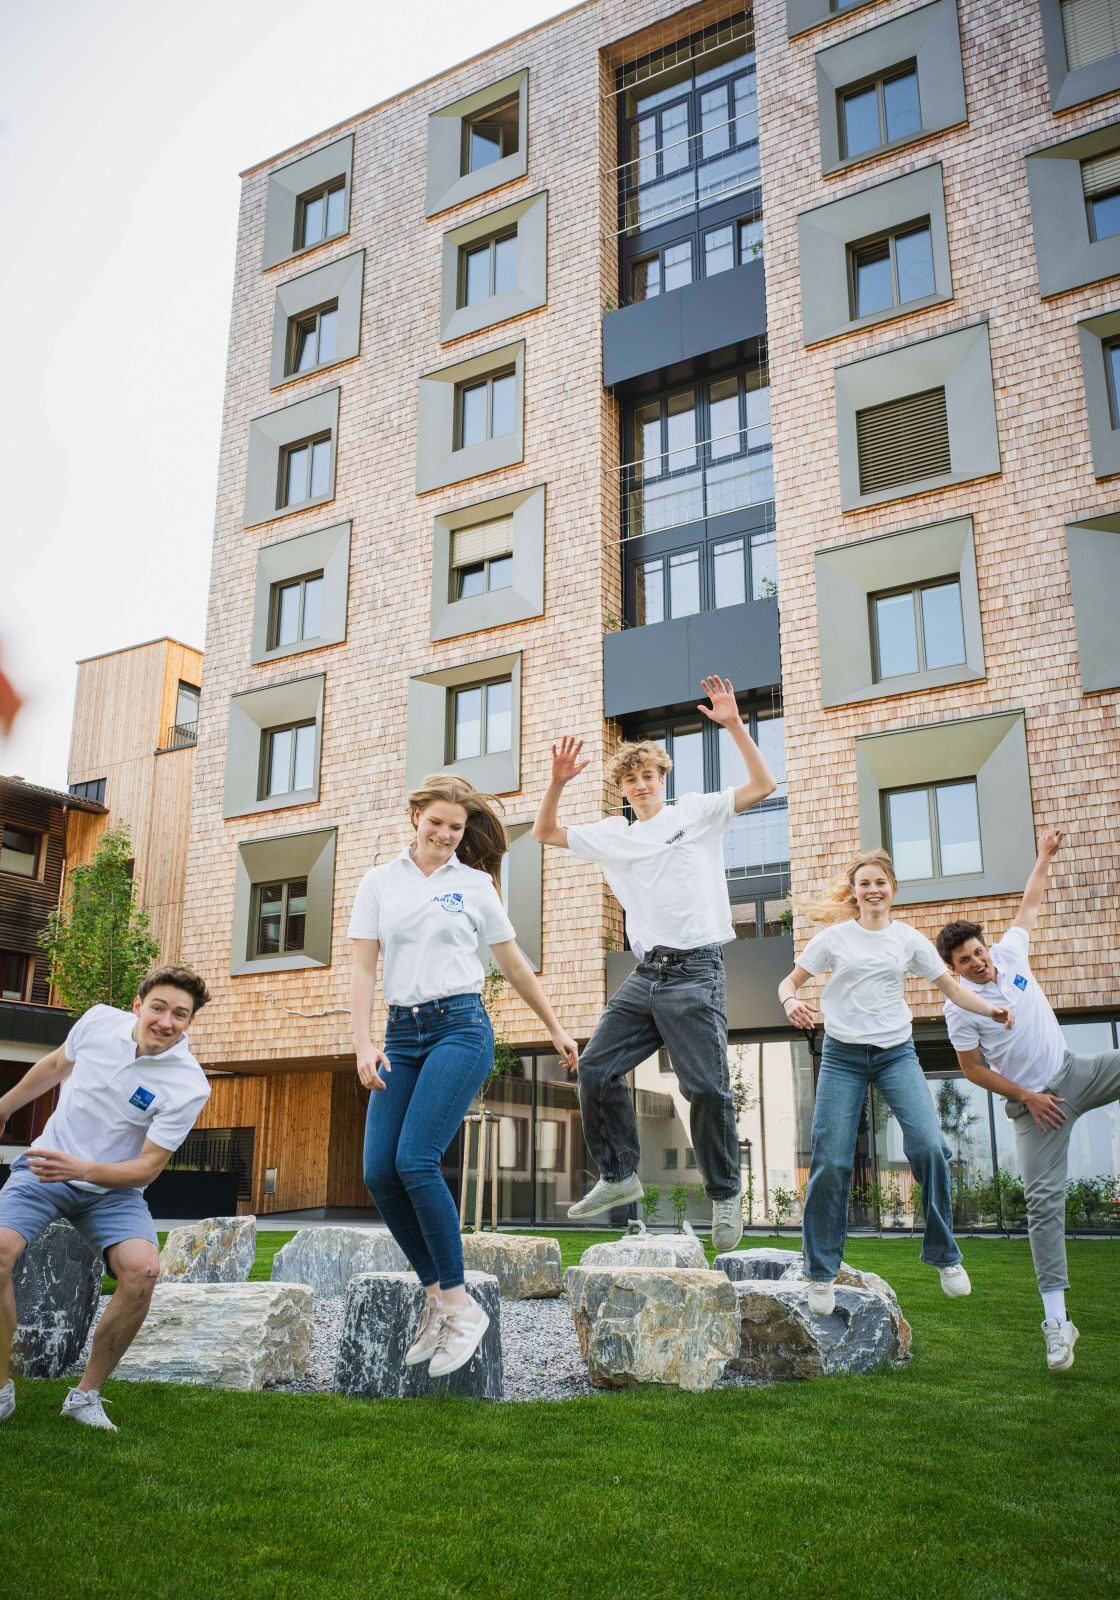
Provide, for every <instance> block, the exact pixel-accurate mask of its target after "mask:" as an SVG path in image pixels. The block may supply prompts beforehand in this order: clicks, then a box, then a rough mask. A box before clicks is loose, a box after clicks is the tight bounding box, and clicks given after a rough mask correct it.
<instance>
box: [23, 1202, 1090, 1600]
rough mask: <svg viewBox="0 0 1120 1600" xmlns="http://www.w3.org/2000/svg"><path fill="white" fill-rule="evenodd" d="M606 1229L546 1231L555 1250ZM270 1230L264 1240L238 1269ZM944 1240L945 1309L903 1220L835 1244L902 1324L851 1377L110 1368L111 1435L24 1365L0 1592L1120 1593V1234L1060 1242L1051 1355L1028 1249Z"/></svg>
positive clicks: (271, 1238) (688, 1599)
mask: <svg viewBox="0 0 1120 1600" xmlns="http://www.w3.org/2000/svg"><path fill="white" fill-rule="evenodd" d="M601 1237H603V1235H601V1234H591V1233H586V1234H580V1235H563V1236H562V1239H561V1242H562V1247H563V1250H564V1256H565V1261H568V1260H569V1259H573V1258H576V1257H578V1254H579V1251H580V1249H582V1248H583V1247H584V1246H585V1245H586V1244H587V1243H588V1242H590V1241H591V1240H593V1239H595V1238H601ZM282 1242H283V1236H282V1235H279V1234H262V1235H261V1236H260V1254H259V1256H258V1268H261V1267H263V1270H262V1271H260V1273H259V1275H260V1276H264V1277H267V1276H268V1267H267V1265H265V1264H264V1260H263V1258H264V1257H265V1256H267V1257H268V1258H269V1259H270V1256H271V1252H272V1250H273V1249H274V1248H276V1247H278V1246H279V1244H280V1243H282ZM751 1242H752V1243H763V1242H764V1241H762V1240H757V1239H756V1240H752V1241H751ZM768 1242H771V1243H774V1242H777V1241H774V1240H770V1241H768ZM781 1242H782V1243H788V1244H790V1245H791V1246H793V1245H794V1244H795V1241H794V1240H792V1239H790V1240H783V1241H781ZM964 1250H965V1260H966V1264H967V1265H968V1267H969V1270H970V1272H971V1273H972V1277H973V1283H974V1286H975V1287H974V1293H973V1296H972V1298H971V1299H969V1300H965V1301H954V1302H950V1301H948V1300H946V1299H945V1298H944V1296H942V1294H941V1292H940V1290H939V1288H938V1283H937V1277H936V1274H935V1273H934V1272H932V1271H931V1270H930V1269H929V1268H925V1267H923V1266H921V1264H920V1263H919V1261H918V1245H917V1243H916V1242H915V1243H911V1242H909V1241H907V1242H901V1243H894V1242H891V1243H883V1242H880V1241H875V1240H865V1241H860V1240H857V1241H855V1242H853V1243H852V1244H850V1246H849V1249H848V1252H847V1259H849V1260H850V1261H851V1262H852V1264H853V1265H855V1266H863V1267H871V1268H874V1269H875V1270H876V1271H879V1272H882V1273H883V1274H884V1275H885V1276H887V1277H888V1278H889V1279H890V1281H891V1282H892V1283H893V1284H894V1286H895V1288H896V1289H897V1290H898V1293H899V1296H900V1299H901V1301H902V1305H903V1309H904V1310H905V1311H906V1313H907V1315H908V1316H909V1318H910V1320H911V1322H912V1323H913V1324H914V1351H915V1356H914V1360H913V1361H912V1363H911V1364H910V1366H909V1367H908V1368H906V1369H904V1370H903V1371H900V1372H893V1373H888V1374H885V1375H881V1376H876V1377H869V1378H857V1379H837V1380H832V1381H828V1382H819V1383H814V1384H801V1385H783V1386H778V1387H775V1388H771V1389H765V1390H726V1391H722V1392H717V1393H713V1394H709V1395H701V1396H692V1395H682V1394H678V1393H675V1392H661V1391H657V1392H654V1391H649V1390H646V1391H642V1392H631V1393H628V1394H617V1395H615V1394H611V1395H594V1396H591V1397H589V1398H587V1399H584V1400H574V1401H569V1402H565V1403H563V1404H555V1403H553V1404H547V1403H540V1404H534V1405H508V1406H493V1405H483V1404H478V1403H475V1404H471V1403H469V1402H462V1401H440V1400H431V1401H411V1402H409V1401H405V1402H385V1401H383V1402H372V1403H364V1402H355V1401H347V1400H341V1399H337V1398H335V1397H333V1396H308V1397H300V1396H293V1395H267V1394H262V1395H231V1394H222V1393H217V1392H214V1391H202V1390H190V1389H185V1388H174V1387H164V1386H158V1385H154V1384H153V1385H126V1384H118V1385H114V1386H113V1387H112V1388H111V1390H110V1395H111V1397H112V1398H113V1399H114V1400H115V1402H116V1405H115V1408H114V1412H113V1415H114V1418H115V1420H116V1421H117V1423H118V1424H119V1426H120V1428H121V1430H122V1431H121V1433H120V1435H119V1436H118V1437H106V1436H103V1435H98V1434H92V1433H87V1432H85V1431H84V1430H81V1429H79V1428H76V1427H71V1426H69V1425H64V1424H62V1423H61V1422H60V1421H59V1419H58V1418H57V1416H56V1412H57V1408H58V1405H59V1404H60V1402H61V1399H62V1395H63V1392H64V1389H65V1384H64V1383H62V1382H58V1383H54V1382H51V1383H21V1384H20V1385H19V1409H18V1410H17V1411H16V1414H15V1416H14V1417H13V1418H12V1419H11V1420H10V1421H9V1422H7V1423H5V1424H4V1425H3V1433H2V1440H3V1444H2V1452H0V1462H2V1482H3V1495H2V1500H0V1504H2V1507H3V1515H2V1517H0V1574H2V1577H0V1593H2V1594H3V1595H4V1597H5V1600H17V1597H18V1600H24V1597H35V1600H40V1597H42V1600H46V1597H51V1600H53V1597H55V1596H59V1595H67V1596H74V1597H83V1596H106V1597H109V1596H112V1597H113V1600H132V1597H136V1600H155V1597H163V1596H168V1597H176V1600H178V1597H183V1600H187V1597H188V1596H189V1597H191V1600H196V1597H206V1600H208V1597H210V1596H218V1595H221V1596H223V1597H225V1596H229V1597H233V1600H240V1597H242V1596H244V1597H257V1596H260V1597H261V1600H265V1597H267V1600H288V1597H294V1596H298V1597H302V1596H307V1597H309V1600H310V1597H312V1596H314V1597H316V1600H335V1597H347V1600H349V1597H351V1596H352V1597H354V1600H358V1597H361V1600H381V1597H385V1600H388V1597H393V1600H411V1597H413V1596H416V1597H423V1600H428V1597H444V1596H447V1597H450V1596H466V1595H470V1596H478V1597H486V1600H505V1597H512V1596H518V1597H521V1596H525V1597H531V1600H551V1597H552V1596H561V1595H563V1596H565V1597H568V1596H571V1597H572V1600H678V1597H679V1600H707V1597H709V1596H710V1597H713V1600H714V1597H722V1596H728V1597H731V1596H734V1597H736V1600H737V1597H738V1596H740V1595H750V1596H752V1597H753V1596H756V1595H757V1596H760V1597H761V1596H766V1597H771V1596H780V1597H785V1596H789V1597H791V1600H794V1597H797V1600H800V1597H804V1596H829V1595H843V1596H853V1597H855V1596H859V1597H861V1600H862V1597H864V1596H874V1597H876V1600H878V1597H880V1596H882V1597H889V1600H895V1597H900V1600H911V1597H913V1600H932V1597H936V1596H946V1597H954V1600H955V1597H957V1596H973V1595H975V1596H992V1597H1003V1596H1008V1597H1010V1596H1022V1597H1024V1600H1026V1597H1030V1600H1036V1597H1038V1596H1051V1595H1053V1596H1063V1597H1065V1596H1092V1597H1094V1600H1096V1597H1097V1596H1104V1595H1107V1594H1115V1593H1120V1576H1118V1570H1117V1554H1116V1553H1117V1550H1118V1549H1120V1537H1118V1536H1120V1519H1118V1510H1117V1503H1118V1493H1117V1491H1118V1488H1120V1482H1118V1473H1117V1466H1116V1457H1117V1446H1116V1439H1117V1428H1118V1424H1120V1406H1118V1404H1117V1394H1118V1389H1120V1379H1118V1374H1120V1361H1118V1360H1117V1356H1118V1354H1120V1352H1118V1340H1117V1318H1116V1305H1117V1300H1118V1296H1120V1250H1118V1249H1117V1248H1116V1246H1115V1244H1113V1243H1095V1242H1074V1243H1071V1245H1070V1264H1071V1271H1072V1275H1073V1279H1074V1283H1075V1285H1076V1289H1075V1292H1074V1294H1073V1295H1071V1298H1070V1305H1071V1310H1072V1312H1073V1315H1074V1317H1075V1320H1076V1321H1077V1322H1078V1323H1079V1325H1080V1328H1081V1332H1082V1338H1081V1343H1080V1345H1079V1346H1078V1356H1077V1363H1076V1365H1075V1366H1074V1368H1073V1369H1072V1371H1071V1372H1069V1373H1066V1374H1062V1375H1060V1376H1051V1375H1050V1374H1048V1373H1047V1372H1046V1370H1045V1365H1044V1362H1043V1356H1042V1351H1043V1347H1042V1341H1041V1338H1040V1337H1039V1333H1038V1322H1039V1318H1040V1315H1041V1312H1040V1307H1039V1303H1038V1299H1037V1296H1036V1293H1035V1289H1034V1282H1033V1277H1032V1274H1031V1269H1030V1257H1029V1252H1028V1249H1027V1246H1026V1245H1025V1244H1024V1243H1022V1242H1019V1241H1014V1242H1011V1243H1008V1242H987V1241H984V1242H979V1241H977V1242H970V1241H966V1242H965V1245H964ZM257 1275H258V1274H257V1273H254V1276H257Z"/></svg>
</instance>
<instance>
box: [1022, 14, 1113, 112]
mask: <svg viewBox="0 0 1120 1600" xmlns="http://www.w3.org/2000/svg"><path fill="white" fill-rule="evenodd" d="M1038 9H1039V11H1040V12H1041V14H1042V15H1041V21H1042V42H1043V46H1044V49H1045V52H1046V76H1047V79H1048V82H1049V88H1050V108H1051V110H1053V111H1068V110H1069V109H1070V107H1071V106H1080V105H1085V104H1086V103H1087V102H1088V101H1090V100H1099V99H1100V98H1101V96H1102V95H1106V94H1110V93H1112V92H1114V91H1115V90H1116V89H1117V88H1120V0H1039V4H1038Z"/></svg>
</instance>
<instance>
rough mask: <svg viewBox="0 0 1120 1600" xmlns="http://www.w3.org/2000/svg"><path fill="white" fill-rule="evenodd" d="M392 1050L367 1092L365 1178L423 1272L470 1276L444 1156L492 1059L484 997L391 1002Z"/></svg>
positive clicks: (448, 1282)
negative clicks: (378, 1083)
mask: <svg viewBox="0 0 1120 1600" xmlns="http://www.w3.org/2000/svg"><path fill="white" fill-rule="evenodd" d="M385 1054H386V1055H387V1056H388V1058H389V1063H390V1065H391V1067H392V1069H393V1070H392V1071H391V1072H387V1073H384V1078H385V1084H386V1087H385V1088H384V1089H375V1090H374V1091H373V1093H372V1094H371V1095H370V1097H369V1110H368V1112H367V1113H366V1140H365V1151H364V1156H363V1162H364V1169H363V1176H364V1179H365V1185H366V1188H367V1189H368V1190H369V1192H370V1196H371V1198H372V1200H373V1203H374V1204H375V1205H376V1207H377V1209H378V1210H379V1211H380V1213H381V1216H382V1219H383V1221H384V1222H385V1225H386V1227H387V1228H388V1229H389V1232H390V1233H391V1234H392V1235H393V1238H394V1239H395V1240H396V1241H397V1243H398V1244H399V1245H400V1247H401V1249H402V1250H403V1251H404V1253H405V1255H406V1256H407V1257H408V1259H409V1261H411V1263H412V1265H413V1267H415V1269H416V1272H417V1274H418V1276H419V1278H420V1282H421V1283H422V1284H424V1285H425V1287H427V1286H428V1285H430V1284H433V1283H435V1282H437V1280H438V1282H439V1286H440V1288H441V1289H454V1288H456V1287H457V1286H458V1285H459V1284H461V1283H462V1282H463V1241H462V1237H461V1235H460V1233H459V1208H458V1206H457V1205H456V1203H455V1199H454V1196H453V1195H452V1193H451V1190H450V1189H449V1188H448V1187H447V1182H446V1180H445V1178H444V1176H443V1172H442V1170H441V1168H440V1158H441V1157H442V1155H443V1153H444V1151H445V1150H446V1149H447V1148H448V1146H449V1145H450V1143H451V1141H452V1139H454V1137H455V1135H456V1133H457V1132H458V1130H459V1127H460V1125H461V1124H462V1121H463V1118H464V1117H465V1116H466V1114H467V1112H468V1110H469V1109H470V1103H471V1101H472V1100H473V1099H474V1096H475V1095H476V1094H477V1093H478V1090H479V1089H480V1088H481V1087H482V1085H483V1083H484V1082H485V1081H486V1078H487V1076H488V1074H489V1072H490V1069H491V1068H492V1067H493V1065H494V1031H493V1029H492V1028H491V1026H490V1018H489V1017H488V1016H487V1015H486V1011H485V1008H484V1007H483V1004H482V1000H481V998H480V997H479V996H478V995H477V994H455V995H450V996H448V997H447V998H446V999H443V1000H429V1001H427V1002H426V1003H425V1004H424V1005H422V1006H390V1007H389V1024H388V1028H387V1030H386V1033H385Z"/></svg>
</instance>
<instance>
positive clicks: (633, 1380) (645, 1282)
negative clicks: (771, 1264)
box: [567, 1266, 740, 1392]
mask: <svg viewBox="0 0 1120 1600" xmlns="http://www.w3.org/2000/svg"><path fill="white" fill-rule="evenodd" d="M567 1285H568V1294H569V1296H570V1298H571V1302H572V1320H573V1322H574V1323H575V1327H576V1334H577V1337H578V1338H579V1347H580V1351H581V1353H582V1355H583V1357H584V1360H585V1361H586V1362H587V1373H588V1377H589V1378H590V1380H591V1384H592V1386H593V1387H594V1388H596V1389H626V1388H629V1387H631V1386H632V1385H633V1384H639V1383H661V1384H669V1385H672V1386H674V1387H676V1388H678V1389H687V1390H689V1391H691V1392H698V1391H700V1390H703V1389H710V1388H711V1387H712V1386H713V1384H715V1383H716V1382H717V1381H718V1380H719V1378H721V1377H722V1375H723V1371H724V1368H725V1367H726V1366H727V1363H728V1362H729V1361H730V1360H731V1359H732V1358H733V1357H734V1356H735V1355H736V1354H737V1353H738V1349H739V1320H740V1317H739V1307H738V1302H737V1300H736V1298H735V1287H734V1285H733V1284H732V1283H731V1281H730V1279H728V1278H726V1277H725V1276H724V1275H723V1273H722V1272H709V1271H708V1270H707V1268H706V1267H705V1268H703V1269H699V1268H694V1267H657V1268H649V1267H646V1268H643V1267H610V1268H602V1267H585V1266H579V1267H570V1268H569V1269H568V1274H567Z"/></svg>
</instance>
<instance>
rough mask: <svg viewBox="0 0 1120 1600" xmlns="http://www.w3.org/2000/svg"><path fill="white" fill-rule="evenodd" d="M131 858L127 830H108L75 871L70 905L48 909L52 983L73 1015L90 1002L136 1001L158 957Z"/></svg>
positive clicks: (46, 941) (44, 942) (44, 944)
mask: <svg viewBox="0 0 1120 1600" xmlns="http://www.w3.org/2000/svg"><path fill="white" fill-rule="evenodd" d="M131 859H132V840H131V837H130V836H129V832H128V829H127V828H115V829H113V830H112V832H110V833H107V834H105V836H104V837H103V838H102V840H101V843H100V844H99V845H98V847H97V853H96V854H95V856H94V858H93V860H92V861H90V862H87V863H86V864H85V865H84V866H80V867H75V868H74V869H73V870H72V871H71V873H70V887H69V894H68V895H67V903H66V905H65V906H62V907H60V908H59V909H58V910H57V911H52V912H51V914H50V917H49V918H48V920H47V926H46V928H45V929H44V931H43V932H42V933H41V934H40V936H39V944H40V946H41V948H42V949H44V950H45V951H46V952H47V954H48V955H49V956H50V963H51V965H50V981H51V984H52V985H53V987H54V989H55V991H56V992H57V994H58V997H59V999H60V1000H61V1001H62V1004H63V1005H64V1006H65V1007H66V1009H67V1011H70V1012H72V1013H73V1014H74V1015H75V1016H80V1015H81V1014H82V1013H83V1012H85V1011H88V1010H89V1009H90V1007H91V1006H97V1005H104V1006H116V1007H118V1008H124V1007H127V1006H131V1004H132V1002H133V1000H134V999H135V997H136V991H137V989H138V988H139V985H140V980H141V979H142V978H143V976H144V974H145V972H147V970H148V968H149V967H151V966H152V965H153V963H154V962H155V961H157V960H158V959H159V941H158V940H157V939H154V938H153V937H152V935H151V932H150V921H149V917H148V913H147V912H146V911H142V910H139V909H138V908H137V907H136V906H135V904H134V902H133V894H134V889H135V885H134V884H133V881H132V874H131V872H130V871H129V862H130V861H131Z"/></svg>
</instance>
